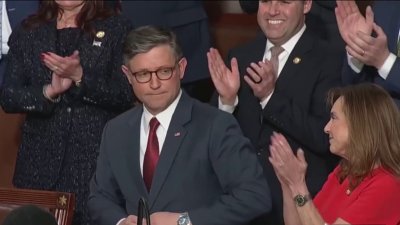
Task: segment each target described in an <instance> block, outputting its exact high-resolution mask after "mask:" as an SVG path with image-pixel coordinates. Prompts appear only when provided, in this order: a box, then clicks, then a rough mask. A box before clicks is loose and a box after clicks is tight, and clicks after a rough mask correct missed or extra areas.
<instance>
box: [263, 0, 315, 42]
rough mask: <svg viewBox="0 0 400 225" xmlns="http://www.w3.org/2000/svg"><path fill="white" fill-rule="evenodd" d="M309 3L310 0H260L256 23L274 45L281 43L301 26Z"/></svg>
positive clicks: (310, 2)
mask: <svg viewBox="0 0 400 225" xmlns="http://www.w3.org/2000/svg"><path fill="white" fill-rule="evenodd" d="M311 4H312V1H311V0H303V1H300V0H285V1H282V0H281V1H275V0H274V1H270V0H261V1H260V3H259V6H258V14H257V20H258V25H259V26H260V28H261V30H262V31H263V32H264V34H265V36H266V37H267V38H268V39H269V40H270V41H271V42H272V43H273V44H274V45H282V44H284V43H285V42H287V41H288V40H289V39H290V38H291V37H293V35H295V34H296V33H297V32H298V31H299V30H300V29H301V28H302V27H303V25H304V21H305V14H306V13H308V12H309V11H310V9H311Z"/></svg>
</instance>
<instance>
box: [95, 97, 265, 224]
mask: <svg viewBox="0 0 400 225" xmlns="http://www.w3.org/2000/svg"><path fill="white" fill-rule="evenodd" d="M142 113H143V108H142V107H135V108H134V109H132V110H130V111H128V112H126V113H124V114H122V115H120V116H119V117H117V118H115V119H113V120H111V121H110V122H109V123H107V125H106V127H105V128H104V132H103V137H102V143H101V147H100V155H99V158H98V162H97V169H96V173H95V176H94V177H93V179H92V182H91V195H90V197H89V201H88V205H89V210H90V213H91V217H92V219H93V224H98V225H114V224H116V223H117V222H118V221H119V220H120V219H122V218H125V217H127V216H128V215H129V214H133V215H137V207H138V200H139V198H140V197H141V196H143V197H145V198H146V199H147V200H148V203H149V207H150V211H151V213H153V212H160V211H169V212H185V211H188V212H189V216H190V219H191V220H192V223H193V224H202V225H214V224H221V225H224V224H226V225H235V224H245V223H246V222H247V221H250V220H251V219H252V218H254V217H256V216H258V215H260V214H261V213H263V212H266V211H269V210H270V208H271V199H270V193H269V188H268V185H267V183H266V181H265V180H264V179H263V178H262V177H263V175H262V168H261V166H260V165H259V163H258V162H257V158H256V155H255V154H254V153H253V152H252V150H251V149H252V146H251V144H250V142H249V141H248V140H247V139H246V138H245V137H244V136H243V135H242V133H241V131H240V128H239V126H238V124H237V122H236V121H235V119H234V118H233V117H232V116H231V115H229V114H228V113H225V112H221V111H219V110H218V109H215V108H214V107H211V106H209V105H207V104H204V103H200V102H199V101H197V100H194V99H192V98H190V97H189V96H188V95H187V94H185V93H183V94H182V97H181V99H180V100H179V103H178V105H177V108H176V109H175V112H174V114H173V116H172V119H171V123H170V125H169V128H168V131H167V136H166V139H165V143H164V145H163V148H162V151H161V155H160V158H159V161H158V165H157V168H156V171H155V174H154V178H153V184H152V189H151V190H150V193H148V192H147V190H146V187H145V185H144V182H143V178H142V175H141V170H140V162H139V154H140V153H139V152H140V149H139V148H140V146H139V145H140V141H139V140H140V123H141V117H142Z"/></svg>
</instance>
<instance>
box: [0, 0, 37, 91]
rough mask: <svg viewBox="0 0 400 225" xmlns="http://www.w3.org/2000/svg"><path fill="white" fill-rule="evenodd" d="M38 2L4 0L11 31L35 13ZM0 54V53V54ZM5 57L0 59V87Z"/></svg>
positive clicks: (33, 0)
mask: <svg viewBox="0 0 400 225" xmlns="http://www.w3.org/2000/svg"><path fill="white" fill-rule="evenodd" d="M38 5H39V2H38V1H37V0H32V1H15V0H11V1H10V0H6V7H7V15H8V20H9V21H10V26H11V29H12V30H14V29H15V28H16V27H17V26H18V25H19V24H20V23H21V22H22V20H23V19H25V18H26V17H27V16H29V15H31V14H33V13H35V12H36V10H37V8H38ZM0 54H1V53H0ZM6 61H7V57H6V56H4V57H2V58H1V59H0V86H1V84H2V81H3V77H4V70H5V64H6Z"/></svg>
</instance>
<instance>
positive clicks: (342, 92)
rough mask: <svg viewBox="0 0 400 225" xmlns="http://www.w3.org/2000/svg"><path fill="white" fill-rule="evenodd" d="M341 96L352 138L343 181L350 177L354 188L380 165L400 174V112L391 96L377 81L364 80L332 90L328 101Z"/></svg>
mask: <svg viewBox="0 0 400 225" xmlns="http://www.w3.org/2000/svg"><path fill="white" fill-rule="evenodd" d="M340 97H342V99H343V101H342V102H343V106H342V108H343V113H344V115H345V117H346V122H347V124H348V128H349V137H348V138H349V140H348V146H346V159H342V161H341V162H340V166H341V170H340V172H339V180H340V181H341V182H342V181H343V180H344V179H345V178H346V177H348V178H349V180H350V187H349V188H350V190H353V189H354V188H355V187H357V186H358V185H359V184H360V182H361V181H362V180H363V179H364V178H365V177H366V176H368V175H369V174H371V172H372V170H373V169H374V167H375V166H376V165H378V166H382V167H383V168H384V169H385V170H387V171H388V172H390V173H392V174H393V175H395V176H397V177H400V114H399V110H398V108H397V106H396V104H395V103H394V101H393V99H392V98H391V96H390V95H389V94H388V93H387V92H386V91H385V90H384V89H383V88H381V87H379V86H377V85H375V84H371V83H363V84H358V85H355V86H348V87H341V88H334V89H332V90H330V92H329V93H328V103H329V104H330V105H333V103H334V102H335V101H336V100H337V99H338V98H340Z"/></svg>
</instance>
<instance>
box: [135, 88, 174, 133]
mask: <svg viewBox="0 0 400 225" xmlns="http://www.w3.org/2000/svg"><path fill="white" fill-rule="evenodd" d="M181 96H182V90H180V91H179V94H178V96H177V97H176V98H175V100H174V101H173V102H172V103H171V104H170V105H169V106H168V107H167V108H166V109H165V110H164V111H162V112H160V113H159V114H157V115H152V114H151V113H150V112H149V111H148V110H147V109H146V107H145V106H143V120H142V121H143V123H144V124H143V127H144V129H145V131H146V132H148V131H149V129H150V128H149V123H150V120H151V119H152V118H153V117H156V118H157V120H158V122H160V126H161V127H162V128H164V129H165V130H168V127H169V124H170V122H171V119H172V115H173V114H174V112H175V109H176V107H177V105H178V102H179V100H180V99H181Z"/></svg>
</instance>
